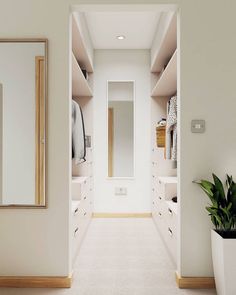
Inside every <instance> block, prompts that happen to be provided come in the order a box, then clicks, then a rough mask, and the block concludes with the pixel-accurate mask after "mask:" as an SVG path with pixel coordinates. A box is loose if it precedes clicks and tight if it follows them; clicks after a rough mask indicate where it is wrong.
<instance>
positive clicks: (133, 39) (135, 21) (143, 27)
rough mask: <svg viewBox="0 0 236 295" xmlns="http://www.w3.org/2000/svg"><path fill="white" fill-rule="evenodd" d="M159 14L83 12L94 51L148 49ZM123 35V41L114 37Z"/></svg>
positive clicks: (146, 12)
mask: <svg viewBox="0 0 236 295" xmlns="http://www.w3.org/2000/svg"><path fill="white" fill-rule="evenodd" d="M160 14H161V13H160V12H156V11H136V12H127V11H125V12H85V19H86V21H87V25H88V29H89V32H90V36H91V40H92V43H93V46H94V48H95V49H148V48H151V44H152V40H153V38H154V34H155V32H156V29H157V25H158V21H159V18H160ZM118 35H124V36H125V37H126V38H125V39H124V40H117V39H116V36H118Z"/></svg>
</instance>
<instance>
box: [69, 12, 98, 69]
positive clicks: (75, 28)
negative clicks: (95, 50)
mask: <svg viewBox="0 0 236 295" xmlns="http://www.w3.org/2000/svg"><path fill="white" fill-rule="evenodd" d="M72 51H73V53H74V55H75V57H76V59H77V60H78V62H79V64H80V66H81V67H82V68H83V69H86V71H87V72H89V73H92V72H93V65H92V62H91V59H90V57H89V55H88V52H87V49H86V45H85V43H84V40H83V37H82V34H81V31H80V28H79V24H78V21H77V20H76V18H75V16H74V15H73V16H72Z"/></svg>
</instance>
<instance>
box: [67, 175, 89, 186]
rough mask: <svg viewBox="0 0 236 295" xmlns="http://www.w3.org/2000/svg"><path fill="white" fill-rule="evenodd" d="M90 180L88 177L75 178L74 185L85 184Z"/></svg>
mask: <svg viewBox="0 0 236 295" xmlns="http://www.w3.org/2000/svg"><path fill="white" fill-rule="evenodd" d="M87 179H88V177H87V176H75V177H72V180H71V181H72V183H78V184H80V183H84V182H85V181H86V180H87Z"/></svg>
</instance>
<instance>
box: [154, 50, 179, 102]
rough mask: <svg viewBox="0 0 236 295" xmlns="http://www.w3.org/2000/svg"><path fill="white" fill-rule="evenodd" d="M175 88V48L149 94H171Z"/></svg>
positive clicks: (174, 91)
mask: <svg viewBox="0 0 236 295" xmlns="http://www.w3.org/2000/svg"><path fill="white" fill-rule="evenodd" d="M176 90H177V50H176V51H175V53H174V54H173V56H172V58H171V60H170V61H169V63H168V65H167V67H166V68H165V70H164V72H163V73H162V75H161V77H160V79H159V80H158V81H157V83H156V85H155V87H154V88H153V90H152V94H151V96H171V95H173V94H175V93H176Z"/></svg>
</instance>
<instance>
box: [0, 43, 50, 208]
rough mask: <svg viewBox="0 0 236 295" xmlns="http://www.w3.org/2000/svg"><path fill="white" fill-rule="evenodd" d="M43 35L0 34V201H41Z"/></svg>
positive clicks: (7, 205) (20, 204)
mask: <svg viewBox="0 0 236 295" xmlns="http://www.w3.org/2000/svg"><path fill="white" fill-rule="evenodd" d="M46 77H47V40H46V39H30V40H27V39H14V40H13V39H0V207H1V208H12V207H14V208H22V207H24V208H25V207H27V208H28V207H46V198H45V105H46V92H47V91H46Z"/></svg>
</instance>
